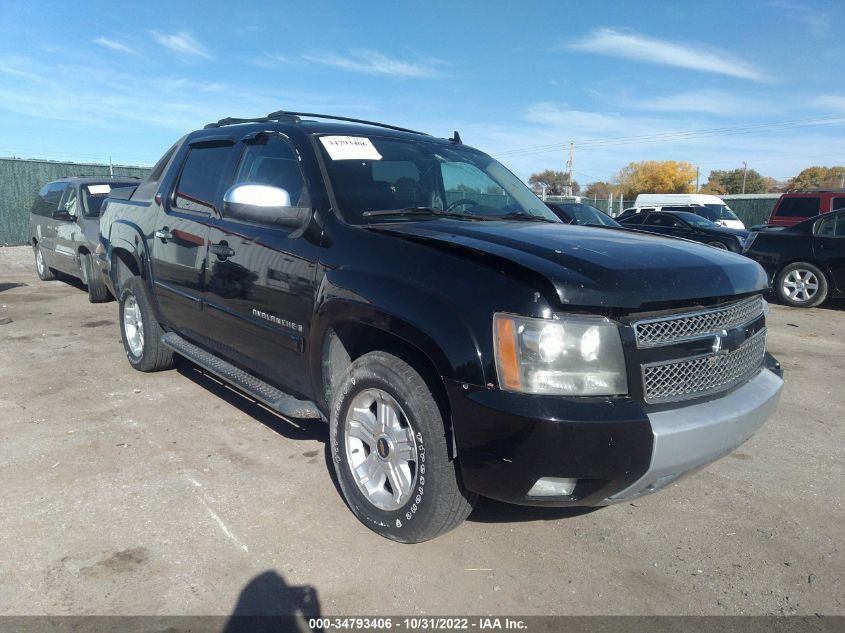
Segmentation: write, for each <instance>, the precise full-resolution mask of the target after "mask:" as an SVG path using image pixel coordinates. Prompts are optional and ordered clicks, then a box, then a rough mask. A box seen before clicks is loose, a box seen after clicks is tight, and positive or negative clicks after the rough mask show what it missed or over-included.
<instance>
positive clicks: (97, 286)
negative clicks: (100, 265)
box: [79, 253, 111, 303]
mask: <svg viewBox="0 0 845 633" xmlns="http://www.w3.org/2000/svg"><path fill="white" fill-rule="evenodd" d="M79 267H80V268H81V269H82V275H83V277H84V279H83V281H84V282H85V285H86V286H88V301H90V302H91V303H105V302H106V301H108V300H109V297H110V296H111V295H109V289H108V286H106V282H105V280H104V279H103V276H102V275H101V274H100V271H98V270H97V269H96V268H95V266H94V256H93V255H91V254H90V253H83V254H82V255H80V256H79Z"/></svg>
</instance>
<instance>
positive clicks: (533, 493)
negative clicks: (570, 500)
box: [528, 477, 578, 497]
mask: <svg viewBox="0 0 845 633" xmlns="http://www.w3.org/2000/svg"><path fill="white" fill-rule="evenodd" d="M576 483H578V480H577V479H564V478H561V477H541V478H540V479H538V480H537V483H535V484H534V486H533V487H532V488H531V490H529V491H528V496H529V497H568V496H570V495H571V494H572V493H573V492H574V490H575V484H576Z"/></svg>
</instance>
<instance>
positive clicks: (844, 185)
mask: <svg viewBox="0 0 845 633" xmlns="http://www.w3.org/2000/svg"><path fill="white" fill-rule="evenodd" d="M839 188H840V189H845V171H840V172H839Z"/></svg>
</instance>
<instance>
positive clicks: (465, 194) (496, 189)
mask: <svg viewBox="0 0 845 633" xmlns="http://www.w3.org/2000/svg"><path fill="white" fill-rule="evenodd" d="M319 141H320V146H321V151H322V152H323V156H324V158H325V164H326V169H327V171H328V175H329V179H330V180H331V183H332V186H333V188H334V193H335V197H336V199H337V203H338V206H339V207H340V209H339V211H340V214H341V215H342V217H343V219H344V220H345V221H347V222H349V223H350V224H366V223H373V222H395V221H396V220H397V219H399V218H403V219H408V220H420V219H423V218H426V217H430V218H432V219H434V218H437V217H444V215H448V217H462V216H465V217H466V218H467V219H475V220H495V219H497V218H502V219H508V220H519V219H523V218H524V219H525V220H534V221H536V220H538V219H539V220H545V221H548V222H560V220H558V219H557V217H556V216H555V215H554V213H552V212H551V211H550V210H549V209H548V208H547V207H546V205H545V204H543V203H542V202H541V201H540V199H539V198H538V197H537V196H536V195H534V193H533V192H532V191H531V190H530V189H529V188H528V187H527V186H526V185H525V184H524V183H523V182H522V181H520V180H519V179H518V178H517V177H516V176H514V175H513V174H512V173H511V172H509V171H508V170H507V169H505V167H503V166H502V165H501V164H500V163H498V162H497V161H495V160H494V159H493V158H491V157H490V156H488V155H486V154H484V153H483V152H480V151H478V150H475V149H472V148H470V147H466V146H463V145H455V144H452V143H449V142H444V141H438V140H434V139H427V138H420V139H408V138H390V137H381V136H321V137H319ZM425 209H429V210H431V211H432V213H430V214H429V215H426V214H425V213H423V210H425ZM391 210H395V211H397V214H396V215H392V214H390V213H386V212H387V211H391ZM376 211H378V212H379V213H374V212H376ZM409 211H413V213H409ZM438 211H439V212H442V213H437V212H438ZM383 212H385V213H383ZM403 212H404V213H403Z"/></svg>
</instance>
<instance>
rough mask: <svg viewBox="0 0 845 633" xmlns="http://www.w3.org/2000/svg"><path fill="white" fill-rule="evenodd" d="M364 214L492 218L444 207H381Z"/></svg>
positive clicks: (463, 218)
mask: <svg viewBox="0 0 845 633" xmlns="http://www.w3.org/2000/svg"><path fill="white" fill-rule="evenodd" d="M362 215H363V217H365V218H378V217H382V216H387V215H399V216H409V215H420V216H422V215H429V216H430V215H434V216H437V217H441V218H459V219H461V220H487V219H490V218H485V217H481V216H478V215H469V214H467V213H454V212H452V211H444V210H443V209H435V208H434V207H405V208H404V209H379V210H378V211H364V213H363V214H362Z"/></svg>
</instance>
